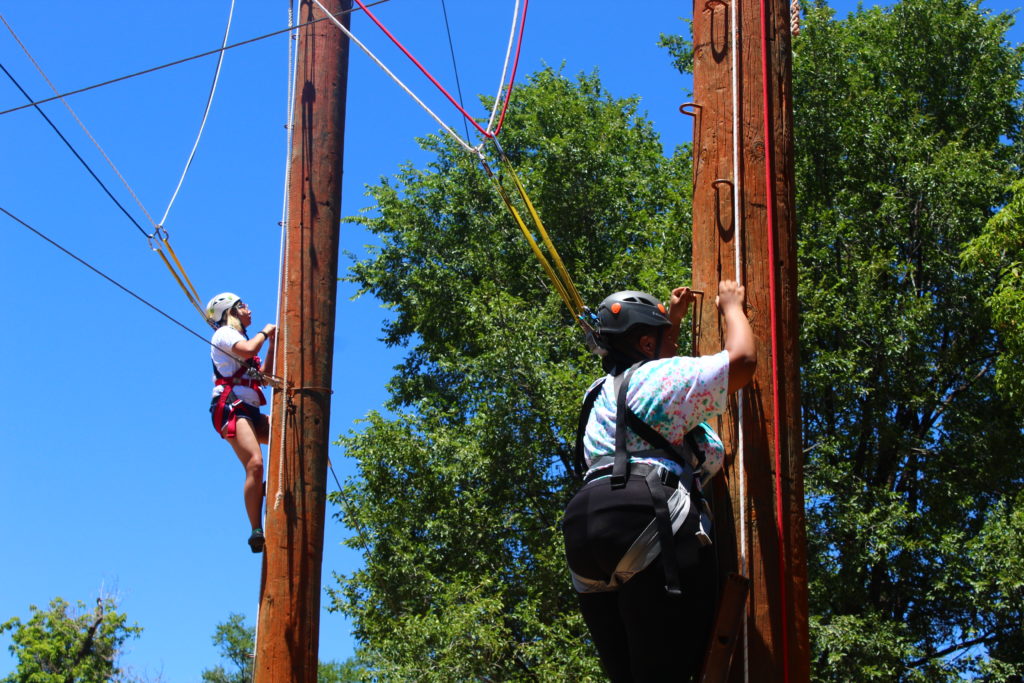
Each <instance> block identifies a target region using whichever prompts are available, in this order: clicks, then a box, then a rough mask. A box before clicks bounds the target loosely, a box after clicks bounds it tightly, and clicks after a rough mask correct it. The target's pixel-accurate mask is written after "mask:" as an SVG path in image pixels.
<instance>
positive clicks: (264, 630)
mask: <svg viewBox="0 0 1024 683" xmlns="http://www.w3.org/2000/svg"><path fill="white" fill-rule="evenodd" d="M323 4H324V6H325V7H327V9H328V10H329V11H330V12H331V13H338V12H340V11H343V10H349V9H350V8H351V2H350V0H323ZM299 17H300V22H301V23H306V22H309V21H310V20H312V19H315V18H321V17H323V13H322V12H321V11H320V10H319V9H318V8H316V7H315V5H313V4H312V3H311V2H310V1H309V0H303V2H302V3H301V10H300V14H299ZM348 20H349V15H348V14H347V13H346V14H344V15H342V16H341V21H343V22H345V24H346V25H348ZM347 76H348V40H347V38H346V37H345V36H344V34H342V32H341V31H340V30H339V29H338V27H337V26H335V25H334V24H332V23H331V22H330V21H320V22H317V23H315V24H311V25H307V26H304V27H303V28H302V29H301V31H300V35H299V49H298V61H297V75H296V86H295V117H294V127H293V129H292V158H291V160H290V169H291V171H290V173H291V175H290V182H289V187H288V196H289V207H290V210H289V219H288V223H287V225H286V226H285V227H286V229H287V249H286V253H285V264H284V270H283V273H282V286H281V306H280V311H281V317H280V323H281V327H280V330H279V333H278V353H277V357H276V364H275V372H276V373H277V374H278V375H280V376H282V377H284V379H285V381H286V382H287V383H288V386H287V388H286V389H284V390H280V391H275V392H274V402H273V411H272V421H273V427H272V429H273V438H272V439H271V443H270V447H269V448H268V453H267V461H268V463H267V464H268V467H267V516H266V536H267V545H266V550H265V555H264V565H263V571H264V579H263V583H262V589H261V595H260V611H259V622H258V628H257V636H256V643H257V647H256V661H255V680H256V681H257V683H282V681H289V682H292V683H294V682H300V681H305V682H308V683H315V681H316V678H317V653H318V646H319V632H320V593H321V586H320V573H321V565H322V562H323V542H324V513H325V504H326V492H327V446H328V444H329V443H330V430H329V417H330V408H331V388H330V387H331V370H332V351H333V348H334V319H335V303H336V301H335V299H336V291H337V279H338V233H339V221H340V218H341V175H342V154H343V145H344V130H345V129H344V122H345V91H346V84H347ZM282 414H283V415H284V416H285V420H284V429H282V428H281V425H282V420H281V416H282ZM282 440H283V443H282ZM282 446H283V451H282Z"/></svg>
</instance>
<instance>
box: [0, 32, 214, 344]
mask: <svg viewBox="0 0 1024 683" xmlns="http://www.w3.org/2000/svg"><path fill="white" fill-rule="evenodd" d="M0 21H3V23H4V25H5V26H6V27H7V30H8V31H9V32H10V34H11V36H13V37H14V40H15V41H16V42H17V43H18V46H19V47H21V49H22V51H23V52H24V53H25V56H26V57H28V60H29V61H30V62H32V65H33V66H34V67H35V68H36V71H38V72H39V75H40V76H42V78H43V80H44V81H46V84H47V85H48V86H50V89H51V90H53V92H54V93H59V91H58V90H57V87H56V86H55V85H54V84H53V81H51V80H50V79H49V77H48V76H47V75H46V72H45V71H43V68H42V66H41V65H40V64H39V62H37V61H36V59H35V57H33V56H32V53H31V52H29V50H28V47H27V46H26V45H25V43H24V42H22V40H21V38H19V37H18V34H17V33H15V31H14V27H12V26H11V25H10V23H8V21H7V20H6V19H5V18H4V17H3V16H2V15H0ZM229 22H230V18H229ZM4 72H5V73H7V75H8V77H9V78H11V80H12V81H13V80H14V78H13V76H11V75H10V73H9V72H7V70H6V69H4ZM15 84H16V85H17V83H16V82H15ZM18 88H19V90H21V91H22V93H23V94H24V95H25V96H26V98H28V99H30V100H31V98H30V97H28V94H27V93H26V92H25V91H24V90H23V89H21V86H18ZM57 99H60V101H61V103H62V104H63V105H64V106H65V108H67V110H68V112H69V113H70V114H71V116H72V117H73V118H74V119H75V121H76V122H77V123H78V125H79V127H80V128H81V129H82V130H83V131H84V132H85V134H86V136H87V137H88V138H89V140H91V141H92V143H93V145H95V147H96V149H97V150H98V151H99V153H100V155H101V156H102V157H103V158H104V159H105V160H106V162H107V164H108V165H109V166H110V168H111V169H112V170H113V171H114V173H115V174H116V175H117V177H118V178H119V179H120V180H121V183H122V184H123V185H124V187H125V189H127V191H128V193H129V194H130V195H131V196H132V199H134V200H135V203H136V204H137V205H138V207H139V209H140V210H141V211H142V213H143V215H145V217H146V219H147V220H149V222H150V224H151V225H152V226H153V232H152V233H147V232H146V231H145V230H143V229H142V226H141V225H139V223H138V221H136V220H135V219H134V218H132V217H131V216H130V215H129V214H128V212H127V210H125V208H124V207H123V206H122V205H121V204H120V202H117V200H116V199H115V200H114V202H115V203H116V204H117V205H118V207H119V208H120V209H121V210H122V211H123V212H124V213H125V215H127V216H128V217H129V219H131V221H132V223H133V224H134V225H135V227H136V228H138V229H139V231H140V232H141V233H142V234H143V235H144V236H145V237H146V240H147V243H148V244H149V246H150V248H151V249H152V250H153V251H155V252H156V253H157V254H158V255H159V256H160V259H161V260H162V261H163V263H164V265H165V266H167V269H168V271H170V273H171V276H172V277H173V278H174V280H175V282H177V283H178V286H179V287H181V290H182V292H184V293H185V298H187V299H188V301H189V303H191V304H192V306H193V307H194V308H195V309H196V311H197V312H198V313H199V315H200V316H202V318H203V319H204V320H206V312H205V311H204V310H203V305H202V303H201V301H200V298H199V293H198V292H197V291H196V288H195V287H194V286H193V285H192V281H191V280H190V279H189V277H188V274H187V273H186V272H185V268H184V266H182V264H181V260H180V259H179V258H178V255H177V254H176V253H175V252H174V249H173V247H171V243H170V237H169V235H168V233H167V231H166V230H164V229H163V227H162V226H160V225H159V224H157V223H156V222H155V221H154V220H153V217H152V216H151V215H150V214H149V212H148V211H147V210H146V207H145V206H144V205H143V203H142V200H140V199H139V197H138V195H137V194H136V193H135V190H134V189H132V186H131V185H130V184H129V183H128V180H127V179H126V178H125V177H124V175H122V173H121V171H120V170H119V169H118V168H117V165H116V164H114V162H113V160H112V159H111V158H110V156H109V155H108V154H107V153H106V151H105V150H104V149H103V147H102V146H101V145H100V143H99V141H98V140H96V138H95V137H94V136H93V134H92V133H91V132H90V131H89V129H88V128H87V127H86V125H85V123H84V122H83V121H82V120H81V119H80V118H79V117H78V114H77V113H76V112H75V110H74V109H73V108H72V107H71V105H70V104H69V103H68V101H67V100H66V99H65V98H63V97H60V96H59V95H58V96H57ZM36 110H37V111H39V113H40V114H41V115H42V116H43V118H44V119H46V122H47V123H49V124H50V127H51V128H53V130H54V131H55V132H56V133H57V134H58V135H59V136H60V138H61V139H62V140H63V141H64V143H65V144H66V145H67V146H68V147H69V148H71V150H72V152H73V153H74V154H75V156H76V157H78V159H79V161H81V162H82V163H83V164H85V161H84V160H83V159H82V157H81V155H79V154H78V152H77V151H75V149H74V147H73V146H72V145H71V143H70V142H68V140H67V138H66V137H64V135H63V134H62V133H61V132H60V131H59V130H58V129H57V127H56V125H54V123H53V122H52V121H50V119H49V117H47V116H46V115H45V114H43V112H42V110H41V109H39V107H38V105H37V106H36ZM86 168H87V169H88V170H89V173H90V174H91V175H92V176H93V178H95V179H96V180H97V181H99V177H98V176H96V174H95V173H93V171H92V169H90V168H89V167H88V164H86ZM100 185H101V186H102V187H103V189H104V191H105V192H106V193H107V195H108V196H109V197H110V198H111V199H114V196H113V194H112V193H111V192H110V191H109V190H108V189H107V187H106V185H104V184H103V183H102V182H100ZM161 245H162V246H161ZM164 248H166V250H167V253H166V254H165V253H164ZM168 254H170V258H168V256H167V255H168ZM171 261H173V262H174V264H175V265H172V264H171ZM175 266H177V270H175ZM207 322H209V323H210V325H213V323H212V321H207Z"/></svg>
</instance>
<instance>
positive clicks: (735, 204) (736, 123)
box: [729, 0, 750, 681]
mask: <svg viewBox="0 0 1024 683" xmlns="http://www.w3.org/2000/svg"><path fill="white" fill-rule="evenodd" d="M729 13H730V17H731V19H730V23H731V24H732V27H731V28H732V31H731V35H730V48H729V52H730V55H729V70H730V72H731V73H730V81H731V85H732V182H733V186H732V220H733V225H734V226H735V230H734V237H733V246H734V251H735V253H734V268H735V273H736V283H737V284H739V285H740V286H742V285H743V280H744V278H743V237H744V234H743V207H742V205H741V197H742V196H743V177H742V169H741V167H740V137H741V136H740V130H741V122H740V83H739V69H740V65H739V50H740V46H739V43H740V40H739V39H740V21H739V1H738V0H731V1H730V3H729ZM745 395H746V391H745V390H744V389H740V390H739V391H738V392H736V424H737V428H736V471H737V478H738V479H739V489H740V490H739V501H740V502H739V508H740V538H739V551H740V552H739V555H740V566H739V570H740V574H741V575H742V576H750V567H749V565H748V562H749V560H748V559H747V470H746V448H745V437H744V434H743V424H744V410H743V401H744V398H745ZM749 622H750V619H749V611H748V610H743V680H744V681H749V680H750V623H749Z"/></svg>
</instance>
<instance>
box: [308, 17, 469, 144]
mask: <svg viewBox="0 0 1024 683" xmlns="http://www.w3.org/2000/svg"><path fill="white" fill-rule="evenodd" d="M313 3H314V4H315V5H316V6H317V7H319V8H320V11H321V12H323V13H324V15H326V17H327V18H328V19H330V20H331V22H333V23H334V25H335V26H337V27H338V28H339V29H341V32H342V33H344V34H345V35H346V36H348V39H349V40H351V41H352V42H354V43H355V44H356V45H358V46H359V47H360V49H362V51H363V52H365V53H366V55H367V56H368V57H369V58H370V59H371V60H373V62H374V63H375V64H376V65H377V66H379V67H380V68H381V69H382V70H383V71H384V73H386V74H387V75H388V76H390V77H391V80H393V81H394V82H395V83H397V84H398V86H399V87H400V88H401V89H402V90H404V91H405V92H406V94H407V95H409V97H411V98H412V99H413V100H414V101H415V102H416V104H418V105H420V107H422V108H423V111H425V112H427V113H428V114H429V115H430V117H431V118H432V119H434V121H436V122H437V124H438V125H439V126H441V128H443V129H444V130H445V132H446V133H448V135H450V136H451V137H452V139H453V140H455V141H456V142H458V143H459V144H460V145H461V146H462V147H463V148H464V149H465V150H466V151H467V152H470V153H474V152H475V151H476V147H473V146H472V145H471V144H469V143H468V142H466V141H465V140H463V139H462V138H460V137H459V134H458V133H456V132H455V131H454V130H452V129H451V127H450V126H449V125H448V124H446V123H445V122H444V121H442V120H441V117H439V116H438V115H437V114H435V113H434V112H433V110H431V109H430V107H428V106H427V105H426V104H424V103H423V100H421V99H420V98H418V97H417V96H416V93H414V92H413V91H412V90H410V89H409V88H408V86H406V85H405V83H403V82H402V81H401V79H399V78H398V76H396V75H395V74H393V73H392V72H391V69H389V68H387V67H386V66H385V65H384V62H382V61H380V60H379V59H378V58H377V55H375V54H373V52H371V51H370V48H368V47H366V46H365V45H363V43H362V41H360V40H359V39H358V38H356V37H355V35H354V34H353V33H352V32H351V31H350V30H348V29H347V28H345V25H344V24H342V23H341V22H340V21H338V19H337V18H336V17H335V16H334V15H333V14H331V13H330V12H329V11H327V8H326V7H324V6H323V5H322V4H320V0H313Z"/></svg>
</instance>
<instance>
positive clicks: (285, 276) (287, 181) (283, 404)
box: [274, 1, 298, 510]
mask: <svg viewBox="0 0 1024 683" xmlns="http://www.w3.org/2000/svg"><path fill="white" fill-rule="evenodd" d="M294 23H295V16H294V10H293V9H292V4H291V2H290V1H289V3H288V25H289V26H292V25H293V24H294ZM296 31H297V29H296ZM290 38H291V40H289V41H288V87H287V91H288V93H287V97H288V101H287V105H288V106H287V114H286V120H287V123H286V124H285V130H286V135H285V138H286V140H285V160H284V198H283V200H282V202H281V261H280V265H279V268H280V270H281V273H282V274H281V281H280V283H279V284H278V293H277V307H278V308H277V324H278V328H277V329H278V334H279V335H281V344H282V347H281V348H284V349H287V348H288V325H287V323H286V321H285V320H284V311H283V310H281V305H282V303H283V302H284V301H287V297H288V284H289V281H290V280H291V277H290V268H289V264H288V227H289V225H290V224H291V223H290V221H291V196H290V194H289V192H290V188H291V177H292V170H291V158H292V132H293V129H294V127H295V85H296V79H297V77H298V34H297V33H296V32H295V31H293V33H292V34H291V36H290ZM279 356H280V357H281V359H282V361H281V365H282V369H281V375H282V376H283V377H284V386H285V387H286V388H287V387H288V386H289V385H288V380H289V376H288V370H289V368H288V354H287V353H281V354H279ZM290 399H291V395H290V394H289V393H287V389H286V391H285V393H284V394H282V396H281V400H280V401H279V402H278V407H277V409H278V410H279V411H280V412H281V415H280V422H279V424H280V427H279V430H278V438H277V441H278V456H277V493H275V494H274V509H275V510H277V509H279V508H280V507H281V502H282V501H283V500H284V484H285V481H284V454H285V441H286V438H285V437H286V435H287V433H288V422H287V420H288V405H289V403H290ZM274 417H278V416H277V415H275V416H274Z"/></svg>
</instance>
